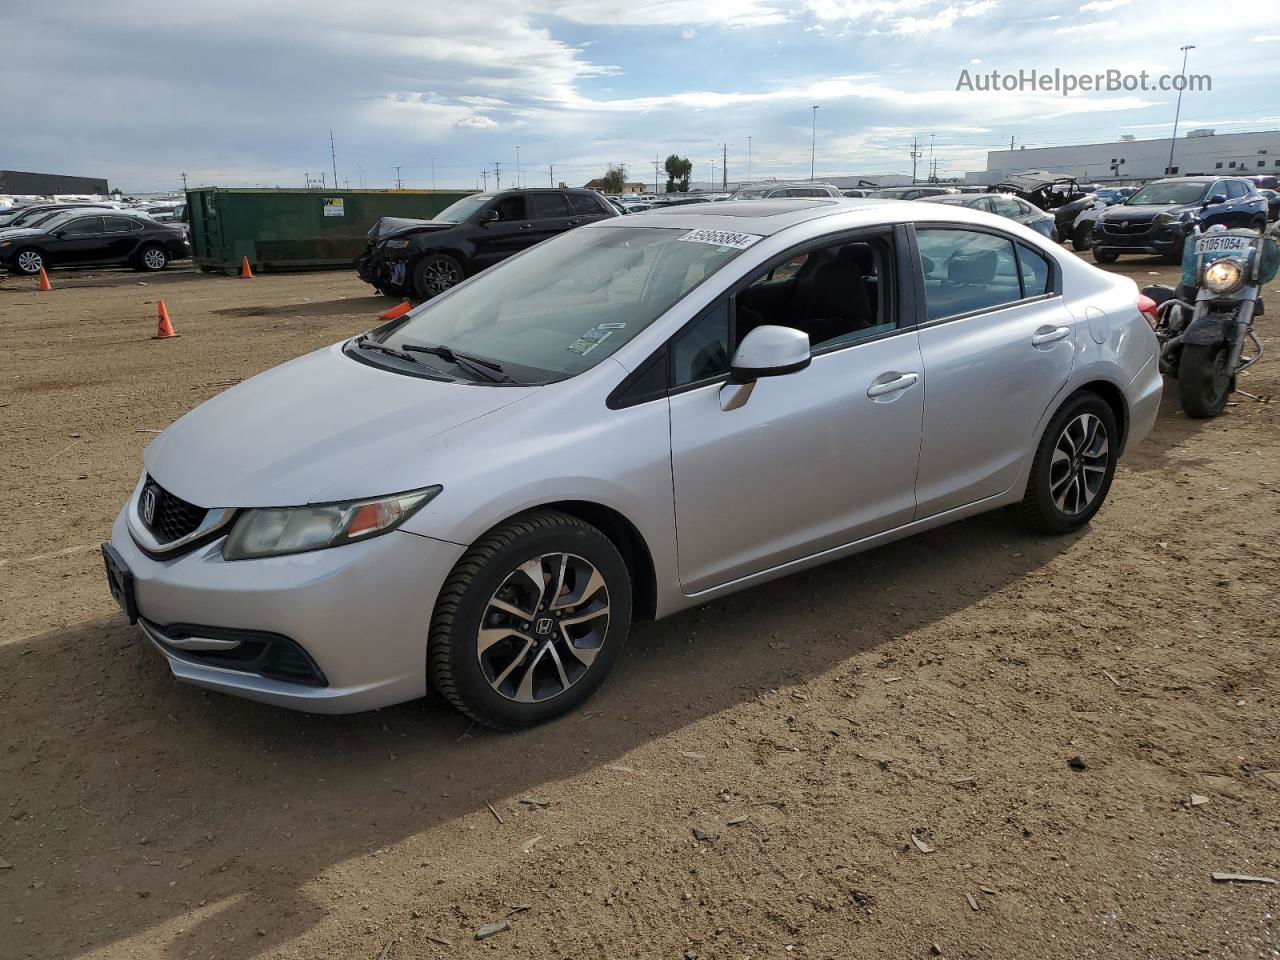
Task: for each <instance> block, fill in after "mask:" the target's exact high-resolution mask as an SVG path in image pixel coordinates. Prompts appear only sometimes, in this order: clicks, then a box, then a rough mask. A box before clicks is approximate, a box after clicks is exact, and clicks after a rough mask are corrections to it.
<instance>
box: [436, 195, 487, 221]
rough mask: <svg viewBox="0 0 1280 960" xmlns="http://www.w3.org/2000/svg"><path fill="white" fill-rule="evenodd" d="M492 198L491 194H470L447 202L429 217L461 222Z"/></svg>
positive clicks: (478, 210)
mask: <svg viewBox="0 0 1280 960" xmlns="http://www.w3.org/2000/svg"><path fill="white" fill-rule="evenodd" d="M492 199H493V196H492V194H488V193H481V194H472V195H471V196H469V197H463V198H462V199H461V200H456V201H454V202H453V203H451V204H449V206H447V207H445V208H444V209H443V210H441V211H440V212H439V213H437V214H436V215H435V216H434V217H432V218H431V219H432V220H443V221H444V222H445V223H462V222H463V221H465V220H470V219H471V218H472V217H473V216H475V215H476V214H477V213H479V212H480V209H481V208H482V207H483V206H484V205H485V204H486V203H488V202H489V201H490V200H492Z"/></svg>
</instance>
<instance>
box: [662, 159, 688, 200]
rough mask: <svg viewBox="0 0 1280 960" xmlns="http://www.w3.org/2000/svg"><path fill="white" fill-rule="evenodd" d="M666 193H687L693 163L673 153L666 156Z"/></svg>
mask: <svg viewBox="0 0 1280 960" xmlns="http://www.w3.org/2000/svg"><path fill="white" fill-rule="evenodd" d="M666 168H667V193H688V192H689V175H690V174H692V173H693V163H692V162H691V161H689V160H686V159H684V158H683V157H678V156H676V155H675V154H674V153H673V154H672V155H671V156H669V157H667V164H666Z"/></svg>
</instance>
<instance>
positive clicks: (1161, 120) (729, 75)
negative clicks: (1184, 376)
mask: <svg viewBox="0 0 1280 960" xmlns="http://www.w3.org/2000/svg"><path fill="white" fill-rule="evenodd" d="M1266 7H1270V8H1271V10H1272V14H1273V15H1272V16H1264V15H1262V14H1263V13H1264V8H1266ZM1224 11H1225V8H1224ZM1276 15H1280V2H1277V0H1266V2H1265V3H1258V4H1255V5H1253V6H1251V7H1250V8H1249V12H1248V13H1247V14H1246V13H1245V12H1244V9H1243V8H1241V9H1240V10H1237V11H1235V12H1233V13H1231V14H1230V15H1228V14H1227V13H1225V12H1219V13H1214V11H1213V10H1212V9H1211V8H1207V7H1205V6H1204V5H1203V4H1191V3H1186V2H1178V3H1169V2H1166V0H1089V2H1083V3H1081V2H1079V0H1076V2H1063V0H723V2H714V0H537V2H518V0H471V2H457V3H444V2H441V0H433V2H429V3H415V4H407V3H390V2H377V0H347V2H344V3H340V4H327V3H314V2H294V0H273V2H270V3H260V2H242V0H209V2H206V3H202V4H175V3H171V2H166V3H159V2H145V0H137V2H130V0H119V2H113V3H110V4H96V5H90V4H88V3H83V2H75V3H67V2H59V0H45V2H43V3H41V4H31V5H28V6H26V7H25V8H24V11H23V16H22V18H21V20H19V19H18V18H15V17H12V16H10V17H6V18H5V27H6V29H5V35H6V37H7V39H8V41H9V42H7V43H6V44H5V46H4V50H3V54H2V55H0V78H2V79H3V89H5V90H7V91H9V95H7V96H5V97H3V98H0V130H2V131H3V138H0V168H6V169H19V170H38V171H46V172H58V173H74V174H85V175H100V176H106V177H108V178H109V179H110V181H111V183H112V185H113V186H119V187H121V188H122V189H124V190H126V191H144V190H165V189H171V188H174V187H177V186H180V185H181V178H180V173H181V172H183V171H185V172H186V173H187V175H188V179H189V181H190V182H191V183H192V184H193V185H194V184H197V183H209V184H219V185H226V186H243V185H249V186H257V185H263V186H276V185H280V186H302V185H303V178H304V175H305V174H307V173H310V174H311V175H312V176H318V175H319V173H320V172H321V171H324V172H325V173H326V176H327V177H328V178H329V179H330V180H331V179H332V176H333V174H332V164H331V162H330V157H329V131H330V129H332V130H333V132H334V137H335V141H336V146H337V169H338V178H339V180H341V181H344V182H345V181H349V182H350V185H351V186H352V187H357V186H360V185H361V183H364V184H365V185H367V186H369V187H386V186H391V185H393V183H394V180H395V177H396V170H395V167H396V166H397V165H399V166H400V168H401V170H400V176H401V178H402V180H403V183H404V185H405V186H407V187H430V186H432V160H433V158H434V164H435V185H437V186H439V187H468V188H470V187H474V186H476V185H477V184H478V183H479V182H480V170H481V169H482V168H487V170H488V171H489V185H490V186H492V185H493V182H494V181H493V170H494V166H495V164H501V168H502V175H503V184H504V185H512V184H513V183H514V175H515V170H516V162H517V148H518V150H519V163H520V169H521V173H522V179H523V181H524V182H525V183H526V184H528V185H533V186H539V185H544V184H548V183H549V182H550V177H551V170H550V169H549V168H550V167H551V166H554V176H555V179H556V180H564V181H566V182H568V183H570V184H580V183H583V182H585V181H586V180H587V179H589V178H591V177H592V176H596V175H599V174H600V173H602V172H603V170H604V169H605V166H606V164H608V163H609V162H615V163H625V164H626V165H627V167H628V170H629V172H630V173H631V175H632V177H633V179H647V180H652V179H653V159H654V156H655V155H660V156H661V157H664V158H665V157H666V155H667V154H669V153H673V152H674V153H678V154H680V155H682V156H687V157H689V158H690V159H692V160H693V162H694V165H695V166H694V170H695V179H699V180H701V179H705V178H709V177H710V175H711V173H712V162H713V161H715V163H716V168H715V175H716V177H717V178H718V177H719V175H720V172H719V158H720V154H721V147H720V144H722V143H726V144H728V155H729V178H730V179H731V180H736V179H742V178H745V177H746V175H747V172H748V138H751V139H750V155H751V160H750V172H751V174H752V175H753V177H755V178H757V179H758V178H760V177H765V176H777V177H784V176H807V175H808V172H809V151H810V136H811V126H810V125H811V122H812V117H813V113H812V109H811V108H812V106H813V105H815V104H817V105H819V108H820V109H819V110H818V113H817V138H816V140H817V147H816V154H817V157H816V166H817V173H818V175H819V176H822V175H823V174H827V175H836V174H852V173H904V172H905V173H910V172H911V157H910V150H911V141H912V138H913V137H918V138H919V139H920V141H921V143H922V144H924V151H925V153H926V157H925V158H924V159H923V160H922V161H921V164H922V166H921V168H920V170H921V174H922V175H923V174H924V172H925V169H926V168H925V166H924V164H926V163H927V160H928V157H927V154H928V149H929V147H928V144H929V141H930V135H931V134H932V135H933V148H932V149H933V155H934V157H935V158H936V159H937V162H938V169H939V173H940V174H941V175H944V176H946V175H955V174H960V173H962V172H963V171H965V170H978V169H983V168H984V167H985V155H986V151H987V150H989V149H995V148H998V147H1000V146H1002V145H1007V144H1008V143H1009V138H1010V137H1011V136H1012V137H1015V138H1016V142H1017V143H1018V144H1020V145H1021V144H1025V145H1027V146H1045V145H1052V144H1065V143H1080V142H1094V141H1099V140H1109V139H1115V138H1117V137H1118V136H1119V135H1120V134H1124V133H1131V134H1134V135H1136V136H1138V137H1140V138H1143V137H1158V136H1167V135H1168V132H1169V129H1170V126H1171V122H1172V117H1173V108H1174V98H1175V94H1173V93H1165V92H1156V91H1149V92H1141V91H1134V92H1124V91H1120V92H1115V93H1089V94H1084V93H1077V94H1075V95H1073V96H1070V97H1062V96H1060V95H1057V94H1054V93H1032V92H1008V93H1006V92H1001V93H980V92H968V91H957V90H956V85H957V81H958V78H959V77H960V72H961V70H964V69H968V70H969V71H971V75H975V74H977V73H979V72H990V71H991V70H999V71H1001V72H1016V71H1018V70H1022V69H1026V70H1030V69H1032V68H1035V69H1038V70H1041V71H1046V70H1047V71H1052V70H1053V69H1054V68H1060V69H1062V70H1064V71H1071V72H1076V73H1096V72H1101V71H1105V70H1107V69H1116V70H1120V71H1123V72H1126V73H1135V74H1136V73H1138V72H1139V71H1142V70H1147V71H1149V72H1150V73H1151V74H1152V75H1153V76H1156V75H1160V74H1165V73H1177V72H1178V70H1179V68H1180V66H1181V54H1180V53H1179V52H1178V48H1179V46H1181V45H1182V44H1184V43H1194V44H1196V49H1195V50H1194V51H1192V53H1191V60H1190V63H1189V66H1188V72H1189V73H1190V72H1195V73H1207V74H1209V75H1210V76H1211V77H1212V84H1213V90H1212V93H1194V94H1191V93H1189V94H1187V95H1186V96H1185V97H1184V101H1183V130H1186V129H1190V128H1192V127H1197V126H1212V127H1215V128H1217V129H1218V131H1219V132H1229V131H1236V130H1258V129H1274V128H1276V127H1280V105H1278V104H1277V102H1276V97H1275V80H1276V77H1277V75H1278V74H1280V70H1278V68H1277V66H1276V64H1277V62H1278V60H1280V16H1276ZM1250 23H1255V24H1261V26H1259V27H1257V28H1256V29H1254V30H1252V32H1251V31H1250V28H1249V24H1250ZM1242 24H1243V25H1244V26H1245V29H1244V30H1242V29H1241V25H1242ZM15 91H27V92H28V93H29V94H30V95H29V96H28V95H21V96H17V95H14V92H15Z"/></svg>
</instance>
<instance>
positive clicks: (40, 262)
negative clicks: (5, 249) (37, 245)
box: [18, 250, 44, 273]
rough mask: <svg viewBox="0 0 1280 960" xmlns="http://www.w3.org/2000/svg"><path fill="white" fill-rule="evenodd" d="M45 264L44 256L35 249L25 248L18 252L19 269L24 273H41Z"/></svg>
mask: <svg viewBox="0 0 1280 960" xmlns="http://www.w3.org/2000/svg"><path fill="white" fill-rule="evenodd" d="M43 266H44V258H43V257H41V256H40V254H38V253H36V251H34V250H23V251H22V252H21V253H20V254H18V269H19V270H21V271H22V272H23V273H39V272H40V268H41V267H43Z"/></svg>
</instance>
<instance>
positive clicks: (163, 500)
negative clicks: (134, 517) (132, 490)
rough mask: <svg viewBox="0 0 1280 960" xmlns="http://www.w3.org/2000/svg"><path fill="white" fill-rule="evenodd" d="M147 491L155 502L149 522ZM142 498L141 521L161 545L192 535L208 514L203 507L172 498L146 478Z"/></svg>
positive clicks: (168, 493) (171, 495) (167, 492)
mask: <svg viewBox="0 0 1280 960" xmlns="http://www.w3.org/2000/svg"><path fill="white" fill-rule="evenodd" d="M148 491H151V493H152V494H153V495H154V496H155V501H156V505H155V513H154V515H153V516H152V518H151V520H150V521H147V517H146V512H145V502H146V496H147V492H148ZM142 496H143V501H142V503H143V505H144V509H143V512H142V519H143V521H144V522H146V523H147V528H148V529H149V530H150V531H151V532H152V533H153V534H155V537H156V539H157V540H159V541H160V542H162V543H172V542H173V541H174V540H180V539H181V538H182V537H185V536H187V535H188V534H190V533H193V532H194V531H195V529H196V528H197V527H199V526H200V523H201V522H202V521H203V520H204V518H205V514H207V513H208V512H209V511H208V510H206V509H205V508H204V507H197V506H196V505H195V504H194V503H187V501H185V500H183V499H182V498H181V497H176V496H174V495H173V494H172V493H170V492H169V491H168V490H166V489H165V488H164V487H162V486H160V484H158V483H156V482H155V481H154V480H152V479H151V478H150V477H148V478H147V483H146V486H144V487H143V488H142Z"/></svg>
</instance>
